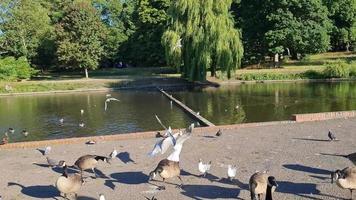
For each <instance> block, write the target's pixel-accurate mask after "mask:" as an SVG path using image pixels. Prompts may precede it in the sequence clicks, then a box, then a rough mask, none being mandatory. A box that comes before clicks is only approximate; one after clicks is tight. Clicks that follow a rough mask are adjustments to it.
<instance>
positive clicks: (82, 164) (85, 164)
mask: <svg viewBox="0 0 356 200" xmlns="http://www.w3.org/2000/svg"><path fill="white" fill-rule="evenodd" d="M99 160H102V161H104V162H106V163H109V164H110V161H109V160H110V159H109V158H107V157H105V156H98V155H84V156H81V157H79V158H78V159H77V161H75V163H74V166H75V167H77V168H78V169H80V174H81V176H82V177H83V171H84V170H87V169H91V170H92V171H93V173H94V174H95V177H97V174H96V172H95V168H96V165H97V164H98V161H99Z"/></svg>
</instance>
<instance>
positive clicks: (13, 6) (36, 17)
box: [0, 0, 53, 60]
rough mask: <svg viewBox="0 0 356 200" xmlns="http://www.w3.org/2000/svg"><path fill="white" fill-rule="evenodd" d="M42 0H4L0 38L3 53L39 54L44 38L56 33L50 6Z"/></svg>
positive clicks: (31, 56)
mask: <svg viewBox="0 0 356 200" xmlns="http://www.w3.org/2000/svg"><path fill="white" fill-rule="evenodd" d="M41 3H42V1H41V0H21V1H2V2H1V4H0V10H1V11H0V13H1V14H0V30H1V32H2V33H1V35H0V37H1V38H2V39H0V40H1V41H2V49H1V51H4V53H3V54H5V55H9V56H15V57H21V56H25V57H26V58H28V59H29V60H32V59H33V58H34V57H35V56H37V53H38V52H37V50H38V47H39V46H40V44H41V42H42V41H43V40H45V39H46V38H49V37H50V36H51V34H52V33H53V26H52V25H51V21H50V18H49V16H48V13H49V11H48V9H46V8H45V7H43V6H42V4H41Z"/></svg>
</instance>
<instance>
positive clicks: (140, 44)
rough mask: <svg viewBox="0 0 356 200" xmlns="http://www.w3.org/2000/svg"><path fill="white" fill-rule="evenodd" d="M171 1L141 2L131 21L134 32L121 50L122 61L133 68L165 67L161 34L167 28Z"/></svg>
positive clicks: (144, 0) (154, 0)
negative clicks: (134, 28)
mask: <svg viewBox="0 0 356 200" xmlns="http://www.w3.org/2000/svg"><path fill="white" fill-rule="evenodd" d="M170 2H171V0H141V1H139V2H138V5H137V6H136V7H135V10H134V12H133V19H134V23H135V26H136V31H135V32H134V33H133V35H132V36H131V37H130V38H129V40H128V42H127V43H126V44H125V45H124V46H123V48H122V51H121V52H122V55H121V57H122V59H123V60H124V61H126V62H128V63H132V64H133V65H135V66H146V67H151V66H163V65H165V59H164V49H163V47H162V44H161V37H162V34H163V32H164V30H165V28H166V26H167V18H168V16H167V10H168V8H169V5H170Z"/></svg>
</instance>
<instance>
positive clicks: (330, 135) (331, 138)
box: [328, 130, 336, 141]
mask: <svg viewBox="0 0 356 200" xmlns="http://www.w3.org/2000/svg"><path fill="white" fill-rule="evenodd" d="M328 137H329V139H330V141H335V140H336V136H335V135H334V134H333V133H332V132H331V130H329V132H328Z"/></svg>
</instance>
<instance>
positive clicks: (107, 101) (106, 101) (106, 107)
mask: <svg viewBox="0 0 356 200" xmlns="http://www.w3.org/2000/svg"><path fill="white" fill-rule="evenodd" d="M110 101H120V100H118V99H115V98H112V97H111V98H108V99H106V100H105V108H104V110H105V111H106V110H107V109H108V103H109V102H110Z"/></svg>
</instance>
